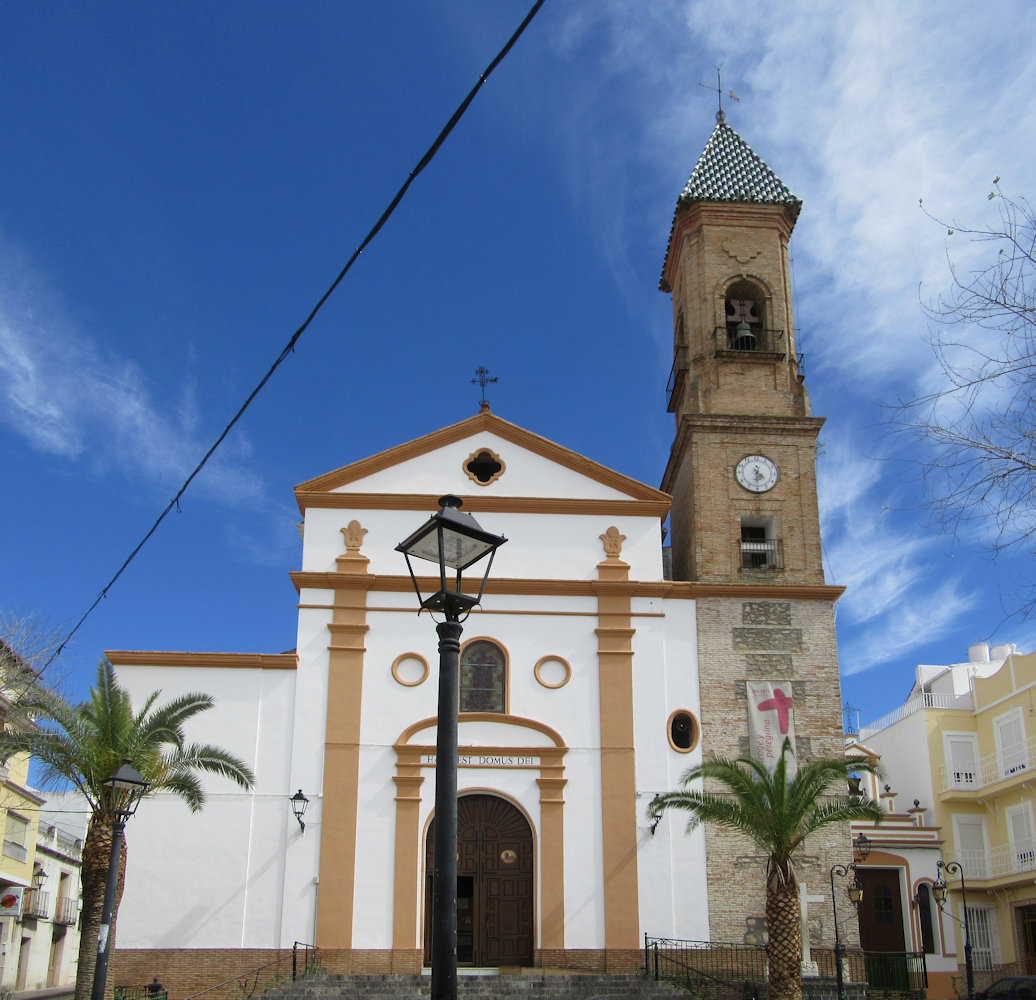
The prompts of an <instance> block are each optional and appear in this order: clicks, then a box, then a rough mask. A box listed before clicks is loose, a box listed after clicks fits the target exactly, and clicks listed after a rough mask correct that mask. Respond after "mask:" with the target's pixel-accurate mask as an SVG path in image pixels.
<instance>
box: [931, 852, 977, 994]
mask: <svg viewBox="0 0 1036 1000" xmlns="http://www.w3.org/2000/svg"><path fill="white" fill-rule="evenodd" d="M935 868H936V872H937V874H936V878H935V882H934V884H933V885H932V895H933V896H934V897H935V902H936V904H937V905H938V907H939V912H940V913H944V912H945V910H943V908H942V907H943V903H945V902H946V895H947V893H948V891H949V890H948V887H947V885H946V876H945V874H944V872H946V873H949V874H950V875H959V876H960V899H961V908H962V909H963V910H964V920H963V921H960V920H958V921H957V923H959V924H961V925H962V926H963V927H964V974H965V975H966V976H967V980H968V1000H972V997H974V995H975V968H974V966H973V965H972V964H971V925H970V923H969V921H968V895H967V892H966V891H965V888H964V869H963V868H962V867H961V865H960V862H959V861H948V862H947V861H936V863H935ZM951 916H952V914H951ZM954 919H955V920H956V919H957V918H956V917H954Z"/></svg>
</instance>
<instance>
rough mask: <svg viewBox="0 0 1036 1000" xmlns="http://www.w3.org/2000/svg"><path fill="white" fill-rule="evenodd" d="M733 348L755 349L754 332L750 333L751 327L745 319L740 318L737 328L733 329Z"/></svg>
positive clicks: (737, 349) (739, 349)
mask: <svg viewBox="0 0 1036 1000" xmlns="http://www.w3.org/2000/svg"><path fill="white" fill-rule="evenodd" d="M734 350H735V351H754V350H755V334H754V333H752V328H751V327H750V326H749V325H748V321H747V320H741V322H740V323H738V325H737V329H736V330H735V331H734Z"/></svg>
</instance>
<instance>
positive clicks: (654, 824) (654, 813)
mask: <svg viewBox="0 0 1036 1000" xmlns="http://www.w3.org/2000/svg"><path fill="white" fill-rule="evenodd" d="M657 802H658V793H657V792H656V793H655V797H654V798H653V799H652V800H651V801H650V802H649V803H648V815H649V816H650V817H651V836H652V837H653V836H654V835H655V830H657V829H658V824H659V823H661V822H662V814H661V812H659V811H658V810H657V809H656V808H655V804H656V803H657Z"/></svg>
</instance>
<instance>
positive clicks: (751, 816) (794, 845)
mask: <svg viewBox="0 0 1036 1000" xmlns="http://www.w3.org/2000/svg"><path fill="white" fill-rule="evenodd" d="M789 758H791V766H790V767H789ZM794 768H795V762H794V757H793V756H792V749H791V741H790V740H787V739H786V740H785V741H784V747H783V748H782V751H781V756H780V760H778V762H777V766H776V767H775V769H774V771H773V773H772V774H771V773H770V772H769V771H768V770H767V769H766V767H764V766H763V764H761V763H760V762H759V761H757V760H755V759H753V758H748V757H738V758H735V759H731V758H720V757H713V758H711V759H709V760H706V761H704V762H703V763H701V764H699V765H697V766H696V767H692V768H689V769H688V770H687V771H685V772H684V773H683V774H682V775H681V776H680V790H679V791H675V792H666V793H665V794H664V795H660V796H658V797H657V798H656V799H655V800H654V802H652V803H651V806H650V815H651V817H652V818H653V819H657V818H658V817H659V816H661V814H662V813H663V812H665V811H666V810H668V809H680V810H683V811H684V812H687V813H690V820H689V821H688V824H687V828H688V830H691V829H694V827H696V826H697V825H698V824H699V823H703V822H704V823H715V824H716V825H718V826H724V827H727V828H729V829H733V830H738V831H740V832H741V833H743V834H744V835H745V836H746V837H748V839H749V840H751V841H752V842H753V843H754V844H755V846H756V847H757V848H758V849H759V850H760V851H761V852H763V853H764V854H765V855H766V927H767V938H768V942H769V946H768V951H769V954H768V972H767V984H766V996H767V1000H801V997H802V941H801V931H800V926H799V919H800V918H799V886H798V880H797V879H796V877H795V865H794V860H793V856H794V854H795V852H796V851H797V850H798V849H799V848H800V847H801V846H802V843H803V841H804V840H805V839H806V838H807V837H808V836H809V835H810V834H812V833H815V832H816V831H817V830H820V829H822V828H823V827H827V826H831V825H833V824H837V823H845V822H848V821H849V820H854V819H870V820H874V821H878V820H880V819H881V816H882V812H881V809H880V807H879V806H878V805H877V804H876V803H875V802H873V801H872V800H870V799H863V798H861V797H860V796H853V795H849V794H848V779H849V777H850V775H852V774H853V773H856V772H860V771H867V772H876V771H877V770H878V763H877V762H876V761H873V760H869V759H863V758H858V757H853V758H848V757H832V758H820V759H818V760H811V761H808V762H805V763H800V764H799V765H798V771H797V773H795V770H794ZM789 775H790V777H789ZM701 779H706V780H711V781H714V782H716V783H718V784H719V785H720V786H721V787H722V788H723V789H724V790H723V791H722V792H713V791H705V790H702V789H701V788H694V787H692V786H693V785H695V784H696V783H697V782H698V781H700V780H701ZM835 789H838V790H839V791H840V794H833V793H834V792H835Z"/></svg>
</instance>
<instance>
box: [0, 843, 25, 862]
mask: <svg viewBox="0 0 1036 1000" xmlns="http://www.w3.org/2000/svg"><path fill="white" fill-rule="evenodd" d="M3 854H4V857H5V858H12V859H13V860H14V861H24V860H25V859H26V858H27V857H28V856H29V852H28V851H27V850H26V849H25V845H24V844H19V843H16V842H15V841H13V840H5V841H4V848H3Z"/></svg>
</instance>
